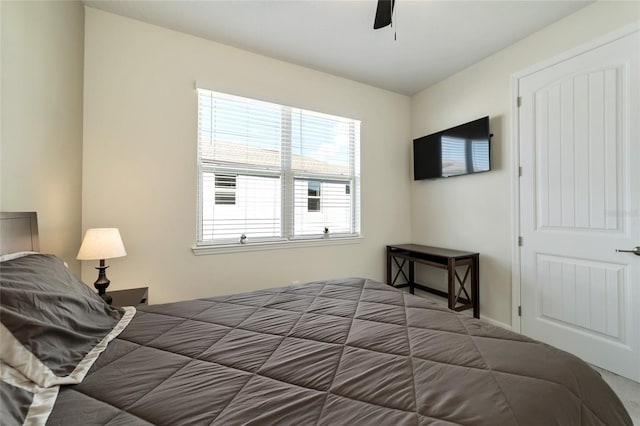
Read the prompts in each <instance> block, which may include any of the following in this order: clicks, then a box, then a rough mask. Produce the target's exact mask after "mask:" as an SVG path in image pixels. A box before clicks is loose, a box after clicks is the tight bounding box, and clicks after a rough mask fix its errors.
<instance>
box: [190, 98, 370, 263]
mask: <svg viewBox="0 0 640 426" xmlns="http://www.w3.org/2000/svg"><path fill="white" fill-rule="evenodd" d="M197 89H198V91H196V96H197V102H199V97H200V93H199V90H200V89H202V90H206V91H209V92H213V94H214V96H215V95H222V96H223V97H224V96H231V97H236V96H234V95H226V94H224V93H219V92H215V91H211V90H210V89H206V88H201V87H197ZM236 98H237V97H236ZM244 99H246V100H249V101H253V100H254V99H251V98H244ZM256 101H257V102H262V101H260V100H256ZM273 105H277V106H279V107H280V111H281V112H280V114H281V119H282V126H283V127H284V126H287V125H288V126H291V117H292V116H293V115H292V113H291V111H292V110H293V109H294V108H291V107H288V106H286V105H278V104H273ZM295 110H298V111H302V112H305V111H308V110H301V109H298V108H295ZM287 111H288V112H287ZM308 112H310V113H314V112H313V111H308ZM321 114H323V115H327V116H329V114H324V113H321ZM334 117H336V118H340V119H344V120H348V121H349V122H350V124H349V126H350V131H349V135H350V137H349V147H348V156H349V158H348V162H349V164H348V169H349V173H348V174H346V175H342V176H341V175H336V174H330V173H326V174H324V173H309V172H303V171H298V170H294V169H293V168H292V164H291V163H292V160H291V158H292V156H293V155H294V154H293V149H292V140H293V136H292V135H291V134H290V133H289V135H288V137H283V136H282V135H281V140H280V143H281V148H280V149H281V153H282V154H281V167H280V169H279V170H266V169H262V168H259V169H254V168H253V167H251V166H250V165H246V164H239V165H231V164H223V163H222V162H216V161H213V160H203V159H202V158H201V149H200V140H199V138H198V141H197V163H198V188H197V191H198V193H197V236H196V245H195V246H194V247H192V250H193V252H194V253H195V254H197V255H200V254H214V253H221V252H230V251H250V250H265V249H274V248H283V246H312V245H318V244H322V245H326V244H351V243H357V242H359V241H360V240H361V239H362V233H361V209H360V190H361V188H360V125H361V122H360V121H359V120H355V119H350V118H346V117H337V116H334ZM289 129H290V127H289ZM196 130H197V133H198V134H199V133H200V122H199V119H198V124H197V127H196ZM284 133H286V132H284ZM205 173H213V174H214V182H215V179H216V177H215V175H216V174H224V175H235V178H236V180H235V182H236V185H235V187H234V188H233V192H234V194H235V197H236V198H235V202H236V203H237V191H238V178H239V177H240V175H252V176H264V177H279V178H280V180H281V183H280V209H281V213H280V227H281V233H280V236H279V237H273V238H259V239H254V240H253V241H252V240H251V239H248V241H247V242H241V241H240V240H239V239H238V240H237V241H234V240H233V239H229V240H226V239H224V240H223V239H218V240H214V239H211V240H205V239H204V238H203V234H204V232H203V228H204V219H203V215H204V210H203V205H204V194H203V191H204V188H203V187H204V183H203V180H204V176H205ZM296 179H305V180H308V181H316V182H318V183H319V184H320V188H322V182H325V181H330V182H341V183H344V184H345V185H346V186H347V188H349V190H348V192H347V194H346V195H348V196H349V197H350V202H349V217H350V223H349V227H350V229H351V231H352V232H348V233H336V234H331V235H330V237H331V238H328V237H329V235H327V234H324V233H323V232H322V229H319V230H318V233H317V234H315V233H314V234H305V235H295V220H294V208H295V207H294V204H295V196H294V185H295V181H296ZM217 190H218V188H217V185H215V183H214V201H213V202H214V204H217V203H216V201H215V198H216V195H217ZM320 191H322V190H320ZM321 198H322V196H321V194H319V197H318V199H319V201H318V203H319V207H320V209H319V210H318V211H321V209H322V200H321Z"/></svg>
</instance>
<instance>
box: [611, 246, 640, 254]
mask: <svg viewBox="0 0 640 426" xmlns="http://www.w3.org/2000/svg"><path fill="white" fill-rule="evenodd" d="M616 251H617V252H620V253H633V254H635V255H636V256H640V246H638V247H636V248H634V249H633V250H620V249H616Z"/></svg>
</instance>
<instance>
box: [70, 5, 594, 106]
mask: <svg viewBox="0 0 640 426" xmlns="http://www.w3.org/2000/svg"><path fill="white" fill-rule="evenodd" d="M590 2H591V1H578V0H568V1H564V0H537V1H527V0H498V1H482V0H471V1H463V0H397V1H396V6H395V16H394V26H393V28H391V27H386V28H383V29H380V30H373V19H374V16H375V10H376V3H377V0H290V1H283V0H233V1H227V0H225V1H221V0H209V1H196V0H173V1H171V0H122V1H118V0H84V1H83V3H84V4H86V5H87V6H90V7H95V8H97V9H101V10H104V11H108V12H112V13H115V14H118V15H122V16H126V17H129V18H133V19H137V20H140V21H144V22H148V23H150V24H154V25H158V26H162V27H166V28H170V29H173V30H177V31H181V32H184V33H188V34H192V35H195V36H198V37H203V38H206V39H209V40H213V41H217V42H220V43H224V44H227V45H231V46H235V47H238V48H241V49H244V50H248V51H251V52H255V53H258V54H262V55H266V56H270V57H273V58H277V59H281V60H284V61H287V62H291V63H294V64H299V65H302V66H305V67H309V68H313V69H316V70H319V71H324V72H327V73H331V74H334V75H338V76H342V77H345V78H348V79H352V80H356V81H360V82H363V83H366V84H370V85H372V86H376V87H380V88H383V89H387V90H390V91H393V92H397V93H402V94H406V95H412V94H415V93H416V92H418V91H420V90H422V89H425V88H427V87H428V86H430V85H432V84H434V83H437V82H438V81H441V80H443V79H445V78H446V77H448V76H450V75H452V74H455V73H456V72H458V71H460V70H462V69H464V68H466V67H468V66H470V65H472V64H474V63H476V62H478V61H479V60H481V59H482V58H485V57H487V56H489V55H491V54H493V53H495V52H497V51H499V50H501V49H503V48H505V47H507V46H509V45H511V44H513V43H514V42H516V41H518V40H520V39H522V38H524V37H526V36H527V35H529V34H531V33H534V32H535V31H537V30H539V29H541V28H543V27H545V26H547V25H549V24H551V23H553V22H555V21H557V20H559V19H561V18H563V17H564V16H567V15H569V14H571V13H573V12H575V11H576V10H578V9H580V8H582V7H584V6H586V5H587V4H589V3H590Z"/></svg>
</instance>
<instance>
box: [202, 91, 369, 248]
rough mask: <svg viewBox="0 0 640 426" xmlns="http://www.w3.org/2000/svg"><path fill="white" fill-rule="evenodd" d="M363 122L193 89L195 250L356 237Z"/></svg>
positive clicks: (358, 213) (358, 218) (358, 222)
mask: <svg viewBox="0 0 640 426" xmlns="http://www.w3.org/2000/svg"><path fill="white" fill-rule="evenodd" d="M359 145H360V122H359V121H357V120H352V119H348V118H342V117H337V116H332V115H328V114H322V113H317V112H313V111H307V110H302V109H299V108H293V107H288V106H283V105H277V104H273V103H267V102H262V101H256V100H252V99H247V98H241V97H237V96H232V95H226V94H222V93H217V92H212V91H210V90H205V89H198V162H199V176H200V184H199V194H198V195H199V197H198V200H199V206H198V212H199V214H198V218H199V219H198V245H201V246H202V245H220V244H230V243H239V241H240V237H241V236H242V235H246V237H247V242H248V243H251V242H254V241H289V240H292V239H313V238H321V237H322V234H323V231H324V229H325V228H327V229H328V230H329V231H330V233H331V236H332V237H341V236H342V237H352V236H358V235H359V233H360V206H359V204H360V161H359V156H360V152H359Z"/></svg>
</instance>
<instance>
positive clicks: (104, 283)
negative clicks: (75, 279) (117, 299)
mask: <svg viewBox="0 0 640 426" xmlns="http://www.w3.org/2000/svg"><path fill="white" fill-rule="evenodd" d="M107 268H108V266H105V264H104V259H100V266H96V269H97V270H98V271H99V272H98V279H97V280H96V282H95V283H93V285H94V286H95V288H96V289H98V296H100V297H102V300H104V301H105V303H108V304H109V305H110V304H111V302H112V301H113V299H112V298H111V296H109V295H108V294H107V287H109V284H111V281H109V278H107V272H106V271H107Z"/></svg>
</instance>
